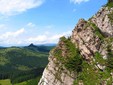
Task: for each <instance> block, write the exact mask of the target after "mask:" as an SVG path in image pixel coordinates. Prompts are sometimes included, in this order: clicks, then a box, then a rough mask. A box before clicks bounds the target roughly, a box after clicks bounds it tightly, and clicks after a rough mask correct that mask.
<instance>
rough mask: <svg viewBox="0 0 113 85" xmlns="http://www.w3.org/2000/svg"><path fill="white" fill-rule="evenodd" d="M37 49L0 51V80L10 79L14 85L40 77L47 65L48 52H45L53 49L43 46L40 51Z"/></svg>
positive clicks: (15, 48) (25, 48) (26, 48)
mask: <svg viewBox="0 0 113 85" xmlns="http://www.w3.org/2000/svg"><path fill="white" fill-rule="evenodd" d="M37 48H38V46H36V47H33V48H32V47H31V46H30V47H29V46H28V47H22V48H20V47H10V48H2V49H0V79H1V80H2V79H10V80H11V83H13V84H14V83H19V82H23V81H26V80H29V79H33V78H36V77H38V76H40V75H41V74H42V72H43V70H44V68H45V66H46V65H47V63H48V55H49V50H48V51H45V50H46V49H47V48H48V49H50V48H51V49H52V48H53V47H51V46H50V47H46V46H43V47H42V50H41V51H40V50H39V51H38V49H37ZM45 48H46V49H45ZM34 49H37V50H34Z"/></svg>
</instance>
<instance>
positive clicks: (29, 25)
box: [27, 22, 35, 27]
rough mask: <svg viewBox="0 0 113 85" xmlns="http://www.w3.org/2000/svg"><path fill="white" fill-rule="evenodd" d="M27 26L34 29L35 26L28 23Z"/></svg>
mask: <svg viewBox="0 0 113 85" xmlns="http://www.w3.org/2000/svg"><path fill="white" fill-rule="evenodd" d="M27 26H28V27H35V24H33V23H32V22H29V23H28V24H27Z"/></svg>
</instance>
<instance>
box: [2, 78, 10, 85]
mask: <svg viewBox="0 0 113 85" xmlns="http://www.w3.org/2000/svg"><path fill="white" fill-rule="evenodd" d="M0 85H12V84H11V82H10V79H6V80H0Z"/></svg>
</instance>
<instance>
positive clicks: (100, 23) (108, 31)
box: [90, 7, 113, 36]
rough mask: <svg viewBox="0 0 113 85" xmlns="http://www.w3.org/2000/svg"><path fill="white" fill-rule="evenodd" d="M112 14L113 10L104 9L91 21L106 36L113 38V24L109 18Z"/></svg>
mask: <svg viewBox="0 0 113 85" xmlns="http://www.w3.org/2000/svg"><path fill="white" fill-rule="evenodd" d="M112 13H113V8H108V7H102V8H101V9H100V10H99V11H98V12H97V14H95V15H94V16H93V17H92V18H91V19H90V21H91V22H93V23H95V24H96V25H97V27H99V29H100V30H101V31H102V32H103V34H105V35H106V36H113V22H111V19H110V17H109V15H110V14H112Z"/></svg>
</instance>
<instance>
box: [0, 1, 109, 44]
mask: <svg viewBox="0 0 113 85" xmlns="http://www.w3.org/2000/svg"><path fill="white" fill-rule="evenodd" d="M106 2H107V0H0V46H21V45H29V44H30V43H34V44H45V43H57V42H58V39H59V37H61V36H63V35H65V36H69V35H70V34H71V31H72V30H73V29H74V27H75V26H76V24H77V22H78V20H79V19H80V18H84V19H86V20H87V19H88V18H90V17H91V16H93V15H94V14H95V13H96V12H97V11H98V10H99V9H100V7H101V6H102V5H104V4H105V3H106Z"/></svg>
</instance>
